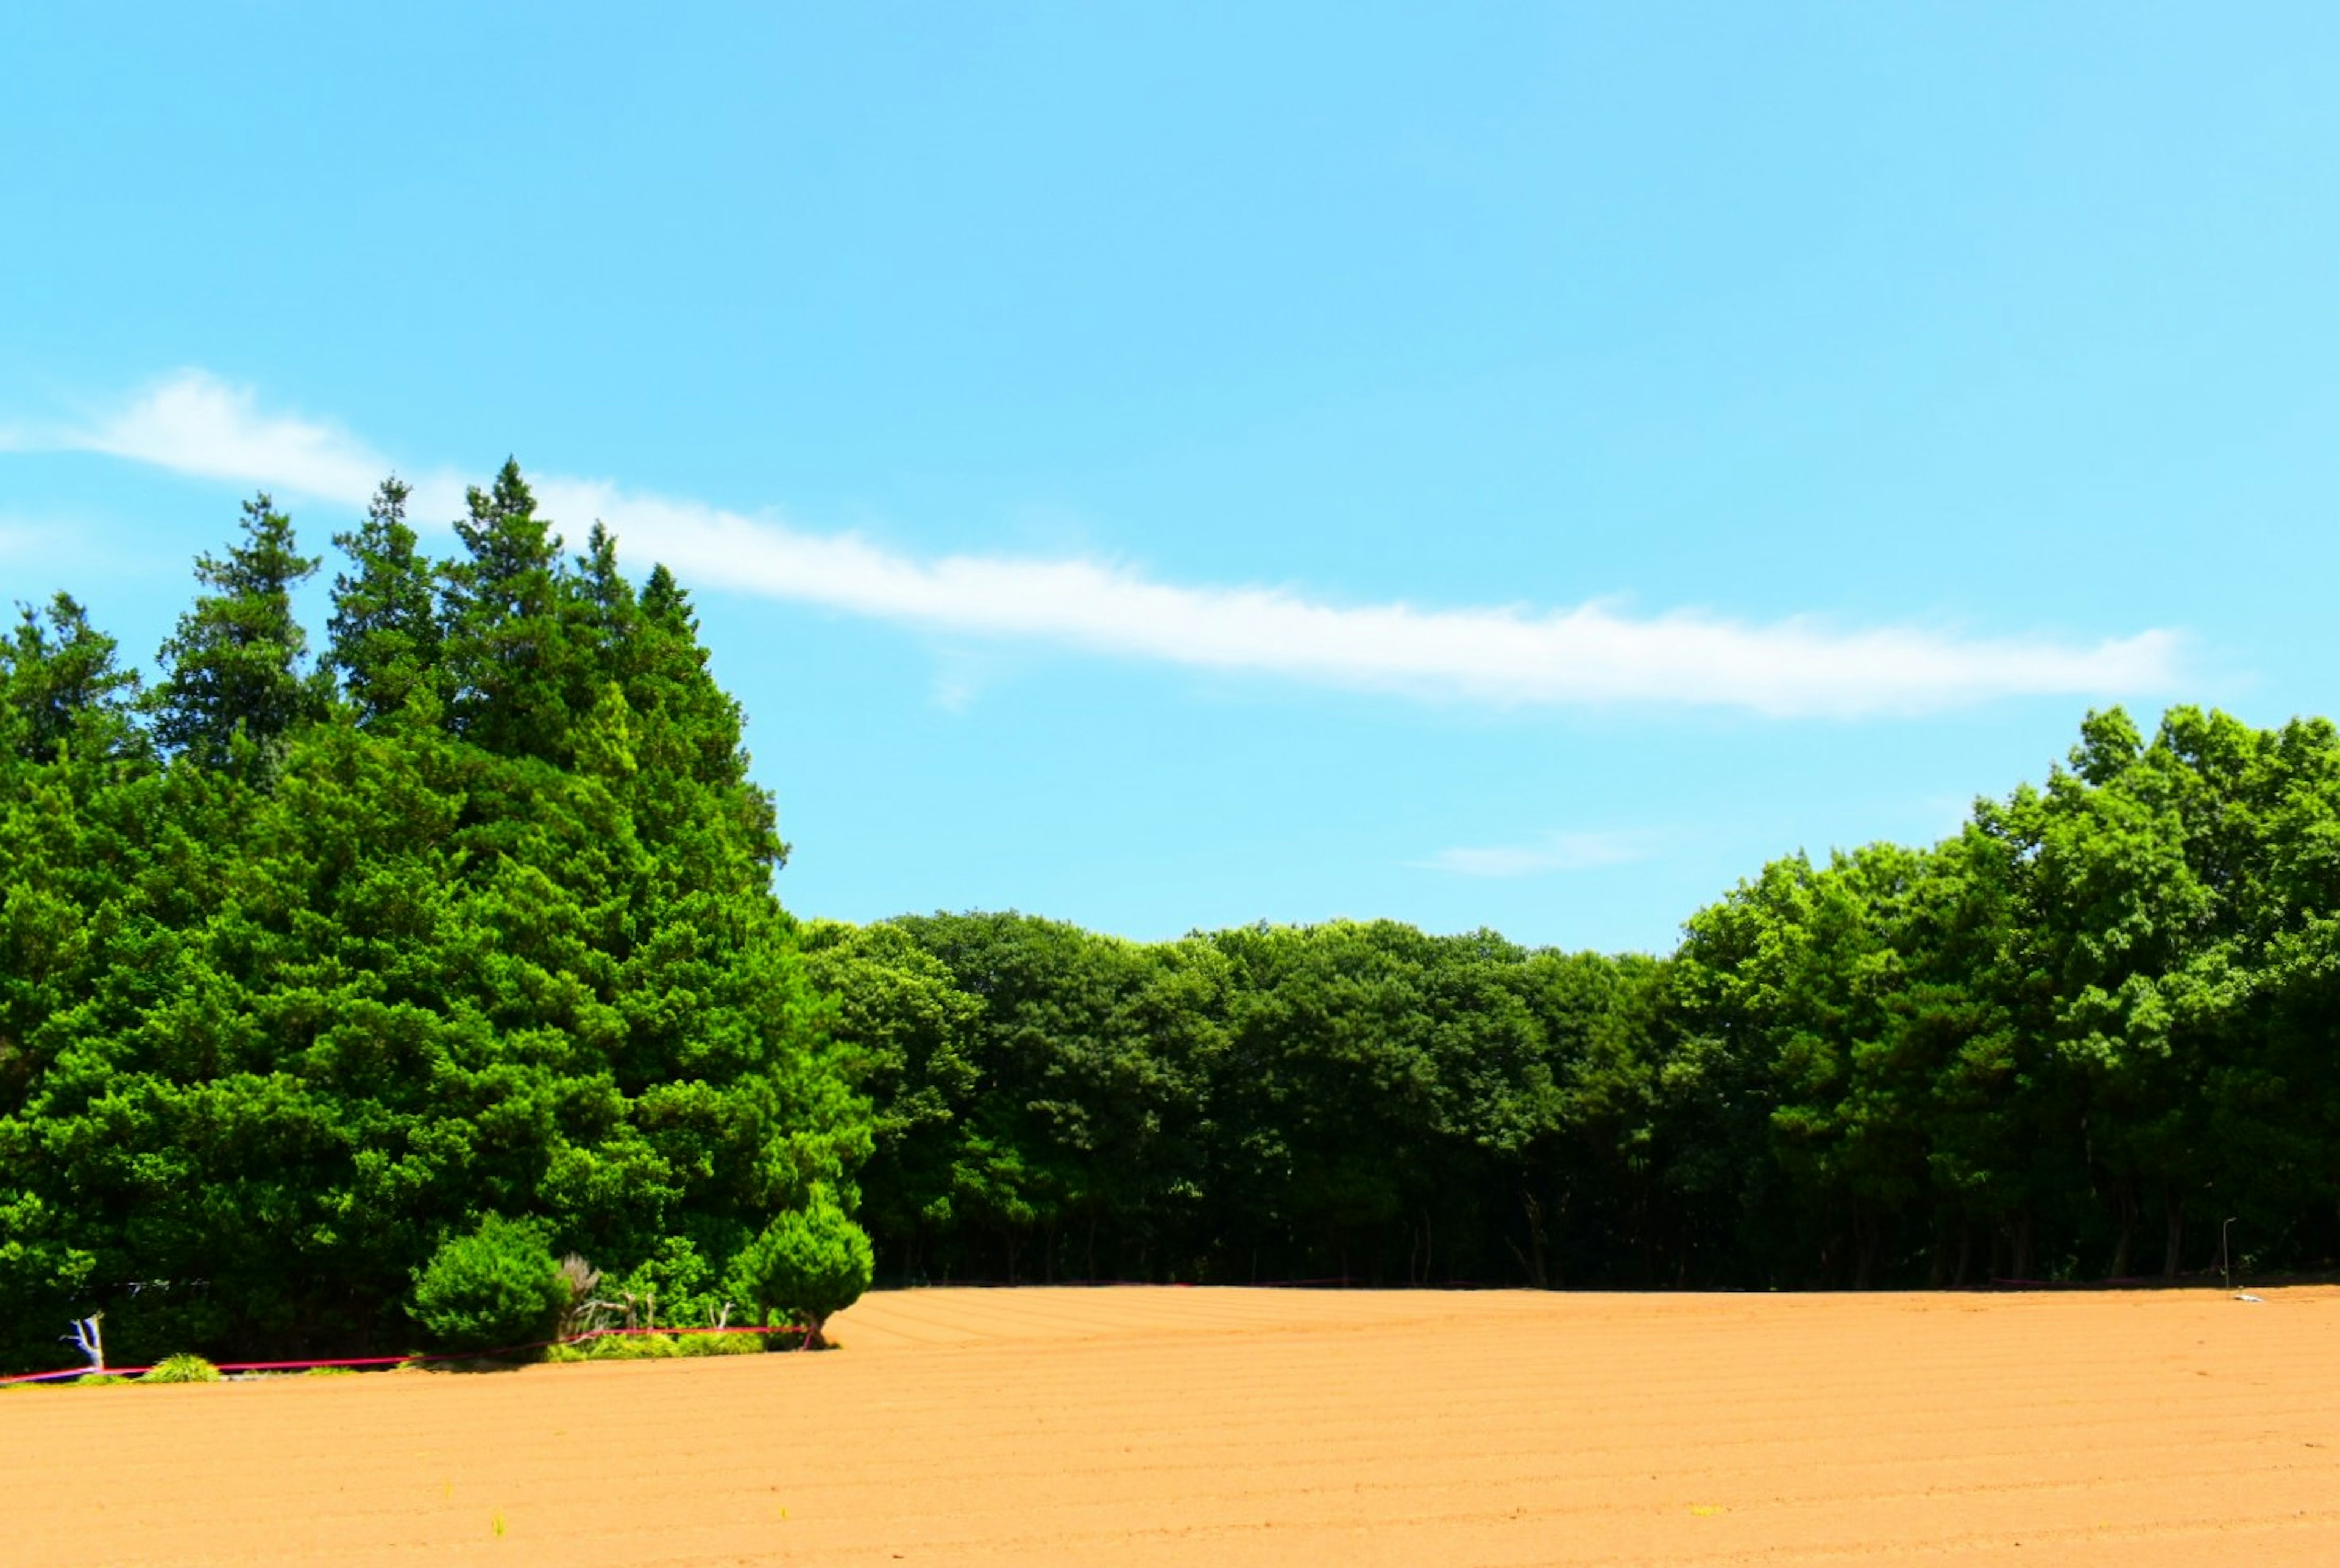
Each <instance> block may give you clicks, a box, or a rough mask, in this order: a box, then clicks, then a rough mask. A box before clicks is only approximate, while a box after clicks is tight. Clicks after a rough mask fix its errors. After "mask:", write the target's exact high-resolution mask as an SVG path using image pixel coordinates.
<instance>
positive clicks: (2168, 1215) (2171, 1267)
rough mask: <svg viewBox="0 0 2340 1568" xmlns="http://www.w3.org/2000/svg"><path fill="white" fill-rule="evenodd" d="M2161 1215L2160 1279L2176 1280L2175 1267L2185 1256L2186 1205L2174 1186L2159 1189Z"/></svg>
mask: <svg viewBox="0 0 2340 1568" xmlns="http://www.w3.org/2000/svg"><path fill="white" fill-rule="evenodd" d="M2161 1213H2162V1219H2163V1222H2164V1228H2163V1231H2162V1246H2161V1277H2162V1278H2164V1279H2176V1277H2177V1265H2178V1264H2179V1262H2180V1261H2182V1260H2183V1259H2184V1257H2185V1255H2186V1204H2185V1200H2183V1199H2182V1198H2180V1197H2179V1196H2177V1189H2176V1187H2174V1186H2165V1187H2163V1188H2162V1189H2161Z"/></svg>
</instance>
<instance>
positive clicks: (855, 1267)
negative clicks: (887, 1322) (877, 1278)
mask: <svg viewBox="0 0 2340 1568" xmlns="http://www.w3.org/2000/svg"><path fill="white" fill-rule="evenodd" d="M873 1266H874V1265H873V1261H872V1258H871V1254H870V1250H869V1237H868V1236H867V1235H865V1234H864V1233H863V1231H862V1229H861V1227H860V1226H858V1225H856V1224H854V1223H853V1220H852V1218H851V1217H850V1216H848V1215H847V1213H846V1212H845V1209H844V1207H843V1206H841V1205H839V1204H838V1201H837V1199H836V1197H835V1196H833V1195H832V1194H831V1193H830V1191H829V1189H828V1187H827V1186H823V1185H817V1186H814V1187H813V1188H812V1189H811V1191H810V1193H809V1194H808V1198H807V1201H806V1203H805V1205H804V1206H803V1207H801V1208H794V1209H790V1210H788V1212H787V1213H786V1214H783V1215H781V1216H779V1218H778V1219H776V1220H774V1221H773V1222H772V1223H771V1224H770V1225H769V1226H767V1227H766V1228H765V1230H764V1231H763V1232H762V1234H761V1235H759V1236H757V1237H756V1239H755V1240H753V1241H751V1242H749V1244H748V1245H747V1246H746V1247H744V1248H742V1249H741V1251H740V1253H739V1256H738V1257H737V1258H736V1259H735V1260H734V1261H733V1263H732V1265H731V1273H730V1275H729V1281H728V1283H729V1288H730V1290H731V1291H732V1293H733V1294H734V1295H737V1296H739V1298H740V1299H742V1300H745V1301H747V1302H749V1303H750V1304H752V1305H754V1307H755V1309H756V1311H757V1313H758V1315H759V1319H760V1320H761V1321H763V1322H765V1323H771V1322H773V1321H775V1320H776V1319H777V1320H778V1321H782V1322H787V1323H792V1324H795V1325H798V1326H800V1327H801V1328H802V1329H803V1330H804V1348H805V1349H807V1350H823V1349H826V1348H828V1340H827V1339H826V1338H824V1337H823V1335H822V1333H821V1331H822V1329H823V1327H824V1326H825V1325H827V1324H828V1320H829V1318H830V1317H831V1316H832V1315H835V1314H837V1313H839V1312H842V1311H844V1310H845V1309H846V1308H847V1307H848V1306H851V1305H853V1304H854V1303H855V1302H857V1301H858V1300H860V1299H861V1293H862V1292H863V1291H865V1290H868V1288H869V1280H870V1275H871V1272H872V1268H873Z"/></svg>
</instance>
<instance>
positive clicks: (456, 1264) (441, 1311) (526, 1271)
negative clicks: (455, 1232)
mask: <svg viewBox="0 0 2340 1568" xmlns="http://www.w3.org/2000/svg"><path fill="white" fill-rule="evenodd" d="M568 1305H569V1289H568V1286H567V1285H565V1284H564V1283H563V1282H562V1280H561V1278H560V1265H559V1264H558V1263H556V1262H554V1261H553V1256H552V1249H551V1248H550V1247H549V1246H547V1245H545V1242H544V1233H543V1231H542V1229H541V1228H540V1227H539V1226H534V1225H530V1224H529V1223H527V1222H526V1221H522V1220H508V1219H504V1218H502V1217H501V1216H497V1215H490V1216H487V1217H486V1218H485V1219H482V1220H481V1222H480V1225H479V1228H478V1229H476V1230H473V1231H472V1232H471V1233H470V1234H469V1235H467V1236H451V1237H450V1238H449V1239H448V1240H447V1241H445V1242H444V1243H442V1244H441V1245H440V1247H439V1250H438V1251H437V1252H435V1253H433V1254H432V1255H431V1262H430V1263H429V1265H427V1266H425V1267H423V1268H422V1269H421V1270H419V1271H418V1272H417V1274H416V1275H415V1281H414V1305H413V1313H414V1321H415V1322H417V1323H419V1324H421V1325H422V1328H423V1331H424V1332H425V1333H426V1334H428V1335H430V1336H431V1345H432V1347H433V1348H435V1349H439V1350H453V1351H490V1350H511V1349H517V1348H519V1347H521V1346H530V1345H534V1344H535V1342H537V1341H539V1340H544V1339H550V1337H551V1336H552V1331H553V1330H554V1328H556V1327H557V1326H558V1325H560V1315H561V1313H562V1312H563V1311H564V1310H566V1309H567V1307H568Z"/></svg>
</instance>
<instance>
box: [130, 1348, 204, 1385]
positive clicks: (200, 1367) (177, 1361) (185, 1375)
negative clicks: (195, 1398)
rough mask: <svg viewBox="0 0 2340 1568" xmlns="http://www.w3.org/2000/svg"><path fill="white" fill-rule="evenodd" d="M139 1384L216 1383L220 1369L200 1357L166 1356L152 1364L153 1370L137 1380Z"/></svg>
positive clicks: (183, 1354) (185, 1354)
mask: <svg viewBox="0 0 2340 1568" xmlns="http://www.w3.org/2000/svg"><path fill="white" fill-rule="evenodd" d="M138 1381H139V1382H141V1383H217V1382H219V1381H220V1369H219V1368H218V1367H216V1366H213V1365H212V1364H211V1363H210V1362H208V1361H205V1360H204V1359H203V1357H202V1356H200V1355H189V1354H187V1353H185V1352H181V1353H180V1354H179V1355H166V1356H164V1358H163V1359H162V1360H160V1361H158V1362H156V1363H155V1364H154V1370H153V1371H151V1372H149V1373H147V1374H145V1375H144V1376H143V1377H141V1378H140V1379H139V1380H138Z"/></svg>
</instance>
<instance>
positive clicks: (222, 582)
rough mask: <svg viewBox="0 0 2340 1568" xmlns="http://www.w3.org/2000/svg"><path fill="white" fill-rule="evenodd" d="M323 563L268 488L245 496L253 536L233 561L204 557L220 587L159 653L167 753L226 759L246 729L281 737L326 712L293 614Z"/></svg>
mask: <svg viewBox="0 0 2340 1568" xmlns="http://www.w3.org/2000/svg"><path fill="white" fill-rule="evenodd" d="M316 570H317V558H316V557H315V556H312V555H302V553H301V552H300V550H299V549H298V547H297V544H296V541H295V540H294V538H293V534H292V520H291V519H290V518H288V517H286V516H285V515H284V514H283V513H282V512H280V511H276V510H275V505H274V503H273V501H271V500H270V499H269V497H268V495H267V493H266V492H265V491H263V492H262V493H261V494H259V495H257V496H254V497H253V499H252V500H250V501H246V502H244V503H243V542H242V543H241V544H238V545H235V546H233V548H231V549H230V550H229V551H228V552H227V555H226V557H225V559H220V558H217V557H213V556H210V555H202V556H197V557H196V558H195V577H196V579H197V581H201V582H202V583H203V584H204V585H205V586H206V587H208V588H210V589H211V590H213V591H212V592H210V593H206V594H202V595H199V596H198V597H197V598H196V600H195V607H194V608H193V610H189V611H188V612H187V613H186V614H184V615H183V616H181V617H180V618H179V626H178V630H176V631H175V632H174V633H173V634H172V637H171V639H170V640H169V641H167V642H165V643H164V644H163V649H162V651H161V652H160V653H159V654H158V655H157V656H156V658H157V661H158V662H159V663H160V664H161V665H162V666H163V668H164V670H166V671H167V672H168V673H167V674H166V675H165V677H164V680H163V682H162V684H160V685H159V686H157V687H156V688H155V689H154V701H153V706H154V715H155V718H154V736H155V739H157V740H159V741H160V742H161V743H162V745H163V747H164V749H165V750H166V751H169V752H171V753H173V754H174V755H178V754H183V755H185V756H187V757H189V758H192V759H194V760H195V761H197V762H200V763H203V764H205V765H207V766H212V767H219V766H223V765H224V764H225V763H226V762H227V761H228V759H229V758H230V756H231V754H232V752H233V743H234V739H235V737H236V735H237V734H238V733H239V732H241V733H242V734H243V735H244V736H245V737H246V738H248V739H251V740H253V741H255V742H258V743H260V744H262V745H263V746H267V745H272V744H273V743H274V742H276V741H277V740H278V739H281V738H282V737H283V735H284V733H285V732H286V731H287V730H289V729H292V727H293V726H294V725H295V724H297V723H299V722H300V721H302V719H308V718H312V717H314V716H315V715H316V713H317V712H318V711H319V710H320V708H321V707H322V694H321V691H320V689H319V687H318V685H317V683H316V682H314V681H312V680H309V679H307V678H305V677H304V676H303V675H302V671H301V668H300V666H301V661H302V659H303V658H304V657H305V656H306V655H307V653H308V650H309V638H308V633H307V632H305V631H303V630H302V628H301V623H300V622H299V621H298V620H294V619H293V616H292V590H293V589H294V588H295V587H297V586H298V585H299V584H301V583H302V582H304V581H307V580H308V579H309V578H310V576H311V575H312V574H313V573H314V572H315V571H316Z"/></svg>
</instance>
